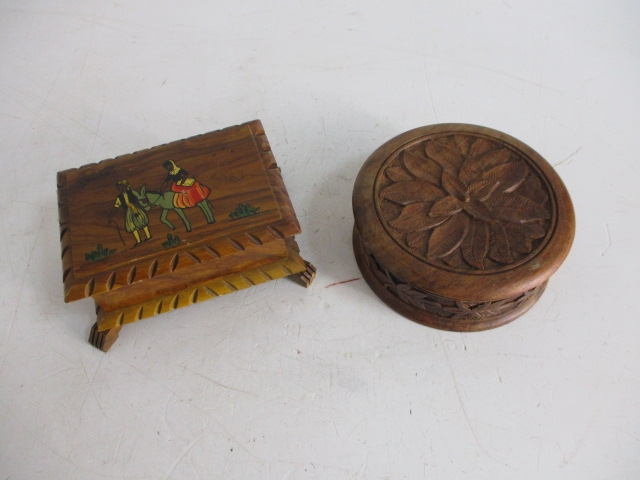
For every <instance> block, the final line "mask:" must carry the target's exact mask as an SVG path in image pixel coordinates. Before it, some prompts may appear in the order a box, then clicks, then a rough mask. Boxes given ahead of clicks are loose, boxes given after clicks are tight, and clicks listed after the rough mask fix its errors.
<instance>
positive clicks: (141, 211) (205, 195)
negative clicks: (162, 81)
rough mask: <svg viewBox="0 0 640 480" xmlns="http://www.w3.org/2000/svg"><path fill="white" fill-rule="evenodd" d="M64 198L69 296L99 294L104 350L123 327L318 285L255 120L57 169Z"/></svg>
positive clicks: (94, 338)
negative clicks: (246, 294)
mask: <svg viewBox="0 0 640 480" xmlns="http://www.w3.org/2000/svg"><path fill="white" fill-rule="evenodd" d="M58 203H59V221H60V239H61V244H62V264H63V281H64V288H65V301H67V302H69V301H74V300H79V299H82V298H87V297H93V299H94V300H95V303H96V307H97V312H98V313H97V322H96V325H95V328H94V329H93V330H92V333H91V338H90V342H91V344H93V345H95V346H97V347H98V348H101V349H102V350H104V351H106V349H107V348H109V347H110V346H111V344H112V343H113V341H115V339H116V338H117V334H118V331H119V330H120V328H121V327H122V325H124V324H126V323H130V322H134V321H137V320H140V319H143V318H147V317H151V316H154V315H157V314H160V313H164V312H167V311H171V310H174V309H176V308H181V307H184V306H187V305H191V304H193V303H196V302H200V301H202V300H205V299H209V298H213V297H216V296H219V295H223V294H226V293H230V292H233V291H236V290H240V289H242V288H247V287H249V286H252V285H256V284H259V283H263V282H266V281H270V280H273V279H276V278H281V277H285V276H299V275H303V276H305V278H308V279H309V280H312V276H311V275H310V274H309V273H308V272H309V264H308V262H306V261H305V260H303V259H302V257H300V254H299V248H298V246H297V244H296V243H295V241H294V239H293V238H294V236H295V235H297V234H299V233H300V225H299V223H298V220H297V218H296V216H295V212H294V210H293V206H292V204H291V201H290V199H289V196H288V193H287V190H286V188H285V185H284V182H283V179H282V176H281V173H280V169H279V168H278V165H277V164H276V161H275V158H274V156H273V154H272V152H271V148H270V146H269V142H268V140H267V137H266V135H265V132H264V129H263V127H262V124H261V123H260V121H258V120H255V121H253V122H249V123H246V124H243V125H239V126H236V127H230V128H227V129H224V130H220V131H216V132H211V133H207V134H204V135H199V136H196V137H191V138H188V139H185V140H180V141H177V142H173V143H169V144H166V145H162V146H159V147H154V148H152V149H149V150H144V151H140V152H137V153H133V154H130V155H124V156H121V157H118V158H115V159H109V160H105V161H102V162H100V163H97V164H91V165H86V166H84V167H81V168H78V169H70V170H65V171H63V172H59V173H58ZM104 345H107V346H106V348H105V347H104Z"/></svg>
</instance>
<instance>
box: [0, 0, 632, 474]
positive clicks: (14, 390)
mask: <svg viewBox="0 0 640 480" xmlns="http://www.w3.org/2000/svg"><path fill="white" fill-rule="evenodd" d="M0 65H1V66H0V152H1V153H0V159H1V160H0V161H1V162H2V163H1V171H2V178H3V180H4V183H3V195H2V202H1V204H0V222H1V225H2V229H1V231H2V240H1V248H2V253H1V255H0V262H1V266H2V268H1V275H2V277H1V287H0V288H1V289H2V294H1V296H0V308H1V309H2V310H1V312H0V478H1V479H11V480H14V479H30V480H34V479H178V478H180V479H184V478H194V479H209V478H233V479H251V478H260V479H327V478H337V479H342V478H345V479H419V478H427V479H458V478H463V479H485V478H486V479H489V478H490V479H509V480H511V479H537V478H544V479H580V480H585V479H604V478H607V479H637V478H640V382H639V379H640V353H639V352H640V349H639V347H638V341H639V338H640V319H639V318H638V313H637V308H634V304H636V303H637V302H636V297H637V296H638V294H639V290H638V287H639V285H640V282H639V280H640V278H639V277H640V274H639V272H640V255H639V254H638V251H637V249H638V238H639V237H640V225H639V222H640V216H639V215H638V211H639V209H640V195H639V193H638V186H639V182H638V180H639V175H638V163H639V162H638V137H639V134H638V125H640V108H639V107H640V102H639V96H638V86H639V85H640V4H638V3H637V2H635V1H626V2H625V1H605V0H598V1H585V0H581V1H578V0H575V1H570V0H553V1H517V0H505V1H497V0H495V1H461V0H457V1H410V0H398V1H395V2H381V1H353V2H346V1H325V2H308V1H297V2H294V1H291V2H284V1H280V2H269V1H261V2H258V1H253V0H248V1H243V2H239V1H235V2H211V1H204V0H202V1H190V2H172V1H168V0H154V1H129V2H127V1H76V0H60V1H55V2H54V1H45V0H41V1H36V0H21V1H0ZM254 118H259V119H261V120H262V121H263V124H264V126H265V128H266V131H267V134H268V136H269V139H270V142H271V145H272V148H273V150H274V153H275V155H276V158H277V160H278V162H279V164H280V166H281V167H282V170H283V175H284V178H285V181H286V183H287V186H288V189H289V193H290V196H291V198H292V200H293V203H294V206H295V208H296V211H297V214H298V217H299V219H300V222H301V224H302V228H303V234H302V235H300V236H299V237H298V241H299V244H300V246H301V249H302V253H303V256H304V257H305V258H307V259H309V260H310V261H312V262H313V263H314V264H315V265H316V266H317V268H318V277H317V279H316V281H315V283H314V284H313V285H312V287H311V288H310V289H308V290H305V289H303V288H301V287H299V286H298V285H296V284H295V283H293V282H291V281H289V280H287V279H284V280H278V281H276V282H270V283H269V284H264V285H260V286H257V287H254V288H251V289H248V290H244V291H240V292H237V293H235V294H233V295H228V296H226V297H221V298H218V299H215V300H212V301H209V302H204V303H201V304H198V305H195V306H192V307H189V308H187V309H183V310H180V311H176V312H173V313H170V314H165V315H162V316H159V317H156V318H153V319H150V320H144V321H141V322H138V323H135V324H131V325H128V326H126V327H125V328H124V329H123V330H122V332H121V335H120V339H119V340H118V341H117V342H116V344H115V345H114V347H112V349H111V350H110V351H109V352H108V353H106V354H104V353H102V352H100V351H98V350H97V349H95V348H93V347H91V346H90V345H89V344H88V343H87V337H88V334H89V328H90V326H91V324H92V323H93V322H94V318H95V317H94V312H93V302H92V301H91V300H85V301H80V302H75V303H71V304H65V303H64V302H63V298H62V274H61V272H62V268H61V264H60V253H59V252H60V246H59V231H58V224H57V207H56V188H55V183H56V182H55V174H56V172H57V171H59V170H63V169H66V168H72V167H78V166H80V165H84V164H86V163H90V162H95V161H99V160H102V159H105V158H110V157H113V156H117V155H120V154H124V153H129V152H133V151H136V150H139V149H143V148H147V147H151V146H154V145H158V144H161V143H165V142H168V141H172V140H177V139H180V138H184V137H188V136H191V135H195V134H198V133H204V132H207V131H211V130H216V129H219V128H223V127H226V126H230V125H234V124H237V123H241V122H244V121H248V120H252V119H254ZM441 122H464V123H475V124H480V125H484V126H488V127H492V128H495V129H498V130H502V131H504V132H506V133H509V134H510V135H513V136H515V137H516V138H518V139H520V140H522V141H524V142H525V143H527V144H528V145H530V146H532V147H533V148H534V149H536V150H537V151H538V152H540V153H541V154H542V155H543V156H544V157H545V158H547V159H548V161H549V162H550V163H551V164H553V165H554V166H555V167H556V169H557V171H558V172H559V174H560V175H561V177H562V178H563V180H564V181H565V183H566V185H567V187H568V189H569V191H570V193H571V195H572V197H573V201H574V204H575V209H576V215H577V234H576V239H575V243H574V247H573V250H572V252H571V254H570V256H569V257H568V259H567V261H566V262H565V263H564V265H563V266H562V267H561V269H560V270H559V271H558V273H556V275H554V277H553V278H552V279H551V282H550V285H549V288H548V289H547V292H546V293H545V294H544V296H543V297H542V299H541V300H540V302H539V303H538V304H537V305H536V306H535V307H534V308H533V310H531V311H530V312H529V313H527V314H526V315H525V316H524V317H522V318H520V319H518V320H517V321H515V322H514V323H512V324H510V325H507V326H504V327H501V328H499V329H496V330H493V331H488V332H483V333H470V334H458V333H449V332H441V331H437V330H433V329H429V328H426V327H423V326H420V325H417V324H414V323H412V322H410V321H408V320H406V319H404V318H403V317H400V316H399V315H397V314H395V313H394V312H392V311H391V310H390V309H389V308H387V307H386V306H385V305H384V304H382V302H381V301H380V300H378V299H377V297H376V296H375V295H374V294H373V293H372V292H371V290H370V289H369V288H368V287H367V285H366V283H365V282H364V280H362V279H360V280H356V281H352V282H349V283H343V284H340V285H334V286H332V284H334V283H336V282H342V281H344V280H350V279H354V278H360V273H359V271H358V269H357V266H356V264H355V260H354V258H353V254H352V250H351V245H350V239H351V227H352V222H353V219H352V213H351V205H350V202H351V190H352V187H353V181H354V178H355V175H356V174H357V172H358V170H359V168H360V166H361V165H362V163H363V162H364V160H365V159H366V157H367V156H368V155H369V154H370V153H371V152H372V151H373V150H374V149H375V148H377V147H378V146H379V145H381V144H382V143H384V142H385V141H387V140H388V139H390V138H391V137H393V136H395V135H397V134H399V133H401V132H403V131H405V130H408V129H410V128H414V127H417V126H421V125H427V124H432V123H441Z"/></svg>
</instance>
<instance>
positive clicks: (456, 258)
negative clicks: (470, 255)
mask: <svg viewBox="0 0 640 480" xmlns="http://www.w3.org/2000/svg"><path fill="white" fill-rule="evenodd" d="M442 260H443V261H444V263H446V264H447V265H449V266H451V267H453V268H460V267H462V266H463V265H464V260H463V258H462V253H461V252H460V249H459V248H456V249H454V250H453V252H451V253H450V254H449V255H447V256H446V257H443V258H442Z"/></svg>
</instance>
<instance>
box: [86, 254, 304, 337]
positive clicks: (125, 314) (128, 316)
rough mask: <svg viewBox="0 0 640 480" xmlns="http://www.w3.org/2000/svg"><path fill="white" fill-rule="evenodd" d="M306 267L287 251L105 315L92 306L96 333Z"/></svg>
mask: <svg viewBox="0 0 640 480" xmlns="http://www.w3.org/2000/svg"><path fill="white" fill-rule="evenodd" d="M307 264H308V262H306V261H304V260H303V259H302V258H301V257H300V256H299V255H298V254H297V253H295V251H294V252H291V254H290V256H289V258H285V259H282V260H279V261H277V262H274V263H272V264H269V265H265V266H263V267H259V268H255V269H252V270H247V271H244V272H241V273H234V274H231V275H227V276H224V277H220V278H216V279H213V280H208V281H205V282H203V283H200V284H198V285H194V286H191V287H189V288H186V289H183V290H180V291H178V292H176V293H173V294H170V295H165V296H162V297H157V298H154V299H152V300H149V301H146V302H142V303H138V304H135V305H132V306H129V307H126V308H122V309H118V310H113V311H109V312H107V311H104V310H103V309H102V308H101V307H100V306H99V305H96V312H97V330H98V331H100V332H102V331H105V330H109V329H114V328H120V327H121V326H122V325H124V324H127V323H132V322H136V321H138V320H142V319H144V318H149V317H153V316H156V315H160V314H161V313H166V312H170V311H172V310H176V309H178V308H183V307H187V306H189V305H193V304H195V303H199V302H201V301H204V300H208V299H211V298H214V297H218V296H220V295H225V294H227V293H232V292H235V291H237V290H242V289H244V288H248V287H252V286H254V285H258V284H261V283H265V282H268V281H271V280H276V279H278V278H283V277H288V276H290V275H294V274H299V273H301V272H305V271H306V270H307V268H308V267H307Z"/></svg>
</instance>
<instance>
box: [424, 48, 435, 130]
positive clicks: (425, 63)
mask: <svg viewBox="0 0 640 480" xmlns="http://www.w3.org/2000/svg"><path fill="white" fill-rule="evenodd" d="M422 69H423V71H424V81H425V83H426V84H427V93H428V94H429V101H430V102H431V110H433V117H434V118H435V119H436V122H438V112H436V106H435V103H434V102H433V95H432V94H431V85H430V84H429V75H427V61H426V60H425V59H424V58H423V59H422Z"/></svg>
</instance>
